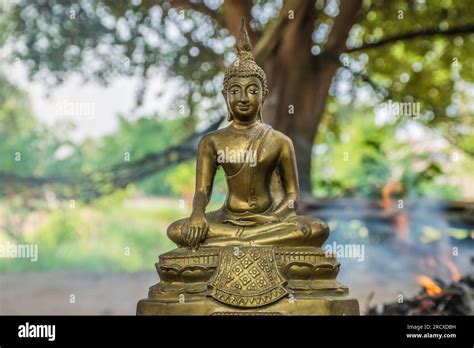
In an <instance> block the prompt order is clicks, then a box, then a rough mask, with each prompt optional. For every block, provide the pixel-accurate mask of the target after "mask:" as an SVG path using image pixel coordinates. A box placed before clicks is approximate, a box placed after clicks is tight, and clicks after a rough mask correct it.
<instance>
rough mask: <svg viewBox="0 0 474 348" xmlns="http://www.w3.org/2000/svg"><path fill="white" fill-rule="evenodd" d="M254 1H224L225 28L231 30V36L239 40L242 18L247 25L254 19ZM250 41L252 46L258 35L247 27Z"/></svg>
mask: <svg viewBox="0 0 474 348" xmlns="http://www.w3.org/2000/svg"><path fill="white" fill-rule="evenodd" d="M252 7H253V2H252V0H224V4H223V6H222V10H223V11H222V12H223V15H224V22H225V27H226V28H227V29H228V30H229V33H230V35H232V36H233V37H235V38H236V39H238V38H239V32H240V17H244V18H245V21H246V22H247V24H248V23H249V21H250V19H252V13H251V11H252ZM247 31H248V34H249V38H250V41H251V42H252V44H254V43H255V41H256V34H255V32H254V31H253V30H252V28H250V27H249V26H247Z"/></svg>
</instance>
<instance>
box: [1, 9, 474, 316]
mask: <svg viewBox="0 0 474 348" xmlns="http://www.w3.org/2000/svg"><path fill="white" fill-rule="evenodd" d="M0 4H1V14H0V57H1V58H0V246H2V245H3V249H1V248H0V251H2V250H3V254H2V253H0V256H1V258H0V289H1V291H0V314H134V312H135V306H136V302H137V301H138V300H139V299H140V298H144V297H146V294H147V289H148V287H149V286H151V285H152V284H154V283H156V282H158V278H157V275H156V273H155V272H154V263H155V262H156V261H157V257H158V255H159V254H161V253H163V252H165V251H168V250H170V249H172V248H174V245H173V243H172V242H171V241H169V240H168V239H167V237H166V228H167V226H168V225H169V224H170V223H171V222H173V221H175V220H177V219H179V218H183V217H186V216H188V215H189V213H190V208H191V201H192V197H193V191H194V172H195V160H194V159H195V151H196V144H197V141H198V140H199V138H200V136H202V134H205V133H206V132H208V131H211V130H214V129H217V128H219V127H223V126H226V124H227V122H226V121H225V117H226V112H227V111H226V107H225V102H224V99H223V97H222V95H221V90H222V80H223V72H224V69H225V67H226V66H227V65H228V64H229V63H230V62H232V61H233V60H234V59H235V54H234V51H233V49H234V44H235V38H234V37H235V36H236V35H238V29H239V25H240V17H241V16H244V17H245V18H246V19H247V21H248V25H249V34H250V38H251V41H252V43H253V48H254V54H255V57H256V60H257V62H258V63H259V64H260V65H261V66H262V67H263V68H264V70H265V71H266V74H267V77H268V80H269V89H270V95H269V97H268V98H267V100H266V103H265V108H264V113H263V118H264V120H265V121H266V122H268V123H270V124H272V126H273V127H274V128H276V129H279V130H281V131H283V132H285V133H286V134H288V135H289V136H290V137H291V138H292V139H293V142H294V144H295V150H296V154H297V162H298V170H299V178H300V186H301V190H302V200H303V205H302V211H304V213H306V214H311V215H314V216H317V217H319V218H322V219H324V220H325V221H328V223H329V224H330V227H331V230H332V234H331V237H330V239H329V241H328V244H329V245H332V243H333V242H336V243H338V244H341V245H360V246H363V247H364V254H363V258H362V259H361V258H360V257H359V258H356V257H344V256H343V257H341V258H340V259H339V261H340V262H341V264H342V267H341V272H340V275H339V280H340V281H341V282H342V283H344V284H346V285H348V286H349V288H350V290H351V293H352V295H353V296H355V297H357V298H358V299H359V301H360V304H361V309H362V311H363V312H364V313H372V314H374V313H383V312H384V311H385V309H386V308H392V309H393V305H392V307H390V304H393V303H395V304H396V305H395V307H396V308H397V309H396V310H392V312H391V313H394V314H397V313H398V314H412V313H414V312H416V311H420V310H424V309H423V308H425V307H426V306H428V305H429V306H431V307H430V310H432V311H433V312H435V313H442V309H440V308H439V306H438V304H439V303H440V301H445V302H446V301H447V300H446V298H449V299H452V298H453V295H452V294H451V295H449V291H450V290H449V291H448V289H451V288H452V287H453V286H454V287H455V288H456V289H458V288H460V289H461V290H459V289H458V290H456V291H457V294H458V295H459V296H460V300H459V301H460V303H461V304H459V306H458V307H459V308H458V307H456V310H457V311H458V312H460V314H463V312H462V311H463V310H464V311H465V313H464V314H468V313H469V309H466V308H465V306H464V305H466V304H465V303H464V302H463V301H464V300H463V298H464V297H465V295H466V294H472V291H473V290H472V289H474V284H473V281H472V278H467V277H468V275H469V274H470V273H472V269H473V266H472V263H471V258H472V257H473V256H474V185H473V179H474V141H473V137H472V134H473V130H474V83H473V77H474V76H473V75H474V11H473V10H472V4H471V2H470V1H469V0H457V1H454V0H416V1H384V0H364V1H359V0H354V1H340V0H339V1H338V0H317V1H314V0H288V1H282V0H255V1H251V0H225V1H222V0H203V1H198V0H196V1H193V0H190V1H185V0H168V1H163V0H153V1H150V0H132V1H122V0H120V1H111V0H110V1H109V0H103V1H94V0H77V1H61V0H36V1H26V0H0ZM225 194H226V186H225V180H224V177H223V175H222V171H218V177H217V179H216V183H215V188H214V193H213V199H212V202H211V205H210V207H209V209H213V208H217V207H219V206H220V205H221V204H222V203H223V201H224V199H225ZM18 245H33V246H37V248H38V255H37V256H38V257H37V260H36V261H32V260H31V258H28V257H23V258H22V257H12V254H11V253H10V254H8V253H7V252H6V250H7V249H8V247H11V246H18ZM466 279H471V280H470V281H469V282H468V281H467V280H466ZM463 291H464V292H463ZM469 291H471V292H470V293H469ZM446 294H448V295H446ZM400 298H402V301H401V302H400ZM410 301H412V302H410ZM426 301H428V302H426ZM429 301H431V302H429ZM384 303H385V305H383V304H384ZM401 303H403V304H404V306H408V307H407V308H408V309H407V308H405V309H407V310H408V312H403V313H399V312H397V311H400V304H401ZM432 303H435V304H436V306H434V305H433V304H432ZM443 303H444V302H443ZM410 306H411V307H410ZM423 306H425V307H423ZM433 306H434V307H433ZM443 306H444V307H446V306H445V305H443ZM453 306H454V305H453V304H452V303H451V308H454V307H453ZM463 306H464V307H463ZM444 307H443V308H444ZM448 307H449V306H448ZM384 308H385V309H384ZM420 308H421V309H420ZM472 308H474V305H473V307H472ZM472 308H471V309H472ZM455 312H456V311H455ZM443 313H444V312H443Z"/></svg>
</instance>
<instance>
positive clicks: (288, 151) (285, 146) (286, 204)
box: [273, 136, 299, 217]
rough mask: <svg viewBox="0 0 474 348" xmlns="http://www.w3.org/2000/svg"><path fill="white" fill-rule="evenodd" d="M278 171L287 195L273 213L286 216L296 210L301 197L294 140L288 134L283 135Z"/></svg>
mask: <svg viewBox="0 0 474 348" xmlns="http://www.w3.org/2000/svg"><path fill="white" fill-rule="evenodd" d="M278 171H279V172H280V177H281V180H282V185H283V190H284V192H285V195H284V197H283V200H282V201H281V202H280V203H279V204H278V206H277V207H276V208H275V210H274V212H273V214H274V215H276V216H277V217H285V216H287V215H288V214H289V213H292V212H294V211H295V210H296V206H297V203H298V199H299V185H298V171H297V169H296V156H295V150H294V148H293V142H292V141H291V139H290V138H288V137H287V136H283V139H282V144H281V151H280V158H279V162H278Z"/></svg>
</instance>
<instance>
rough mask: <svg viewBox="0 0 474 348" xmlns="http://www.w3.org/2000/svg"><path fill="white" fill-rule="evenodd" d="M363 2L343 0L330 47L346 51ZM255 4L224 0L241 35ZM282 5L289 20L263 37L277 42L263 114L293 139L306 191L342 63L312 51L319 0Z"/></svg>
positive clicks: (230, 23)
mask: <svg viewBox="0 0 474 348" xmlns="http://www.w3.org/2000/svg"><path fill="white" fill-rule="evenodd" d="M360 7H361V0H347V1H341V5H340V7H339V15H338V16H337V17H336V18H335V19H334V25H333V28H332V31H331V33H330V34H329V37H328V41H327V43H326V45H325V49H326V50H329V51H332V52H337V51H342V49H343V48H344V47H345V42H346V39H347V36H348V33H349V30H350V28H351V27H352V25H353V24H354V22H355V20H356V17H357V16H356V15H357V12H358V11H359V9H360ZM251 8H252V1H250V0H245V1H244V0H225V1H224V7H223V15H224V20H225V22H226V26H227V28H228V29H229V31H230V33H231V34H232V35H234V36H235V37H238V28H239V21H240V16H244V17H245V18H247V19H249V18H251V14H250V10H251ZM281 11H282V13H281V14H280V18H279V19H284V21H283V22H280V24H281V25H279V26H278V27H276V29H275V31H274V32H273V33H272V34H271V36H270V39H269V41H272V42H267V41H266V40H264V39H263V37H264V35H265V34H263V35H262V41H265V42H264V43H263V46H265V45H269V46H267V48H268V47H271V52H269V53H268V55H267V54H266V53H265V54H264V56H265V57H264V58H262V61H263V62H264V63H263V67H264V70H265V72H266V74H267V79H268V83H269V89H270V95H269V97H268V98H267V100H266V101H265V105H264V111H263V118H264V120H265V121H266V122H268V123H270V124H271V125H273V127H274V128H275V129H277V130H280V131H282V132H283V133H285V134H287V135H288V136H289V137H290V138H291V139H292V140H293V144H294V147H295V152H296V161H297V165H298V173H299V182H300V190H301V192H302V193H303V194H311V193H312V186H311V155H312V148H313V143H314V138H315V136H316V133H317V129H318V126H319V123H320V122H321V119H322V116H323V112H324V107H325V104H326V99H327V96H328V92H329V87H330V85H331V81H332V78H333V76H334V74H335V73H336V70H337V68H338V64H337V63H336V62H334V61H333V60H331V59H329V58H328V57H327V56H325V55H323V54H320V55H318V56H314V55H312V54H311V47H312V46H313V42H312V34H313V31H314V29H315V28H314V24H315V20H316V18H317V14H318V12H317V10H316V8H315V1H314V0H286V1H285V5H284V7H283V8H282V10H281ZM288 11H292V12H291V13H289V12H288ZM281 16H288V17H287V18H283V17H281ZM249 34H250V38H251V40H252V41H253V43H254V47H255V41H256V35H255V34H254V33H253V32H252V31H249ZM275 41H277V43H275ZM257 45H258V43H257ZM257 51H259V50H258V49H257ZM262 51H265V49H264V50H262ZM259 53H260V52H259Z"/></svg>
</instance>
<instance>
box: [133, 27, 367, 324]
mask: <svg viewBox="0 0 474 348" xmlns="http://www.w3.org/2000/svg"><path fill="white" fill-rule="evenodd" d="M251 50H252V47H251V45H250V40H249V37H248V34H247V31H246V29H245V24H244V22H243V20H242V25H241V30H240V38H239V41H238V44H237V60H236V61H235V62H234V63H233V64H232V65H231V66H229V68H228V69H227V70H226V72H225V76H224V88H223V91H222V93H223V95H224V99H225V101H226V103H227V108H228V120H229V121H230V125H229V126H227V127H225V128H222V129H219V130H216V131H214V132H211V133H208V134H207V135H205V136H204V137H203V138H202V139H201V140H200V142H199V146H198V151H197V167H196V190H195V195H194V200H193V210H192V214H191V216H190V217H189V218H184V219H181V220H178V221H176V222H174V223H172V224H171V225H170V226H169V228H168V231H167V234H168V237H169V238H170V239H171V240H172V241H173V242H175V243H176V244H177V245H178V249H176V250H174V251H171V252H169V253H166V254H164V255H161V256H160V262H158V263H157V264H156V266H157V270H158V273H159V275H160V279H161V282H160V283H158V284H156V285H155V286H153V287H152V288H150V292H149V298H148V299H145V300H141V301H140V302H139V305H138V309H137V313H138V314H158V315H160V314H162V315H173V314H218V313H240V314H246V313H247V314H249V313H250V312H249V310H250V311H252V313H263V312H272V313H275V314H358V304H357V301H356V300H354V299H350V298H345V296H346V295H347V293H348V289H347V288H346V287H344V286H343V285H341V284H339V283H338V282H337V281H336V280H335V278H336V275H337V272H338V271H339V263H338V262H337V261H336V260H335V258H333V257H328V256H327V255H325V253H324V251H323V250H322V249H321V246H322V245H323V243H324V242H325V241H326V239H327V238H328V236H329V228H328V225H327V224H326V223H325V222H323V221H321V220H319V219H317V218H314V217H311V216H300V215H297V214H296V208H297V205H298V198H299V187H298V175H297V169H296V160H295V152H294V149H293V143H292V141H291V139H290V138H288V137H287V136H286V135H284V134H283V133H281V132H279V131H276V130H274V129H272V127H271V126H269V125H267V124H265V123H264V122H263V118H262V105H263V102H264V101H265V98H266V96H267V95H268V88H267V80H266V76H265V73H264V71H263V69H262V68H260V67H259V66H258V65H257V64H256V62H255V60H254V58H253V55H252V53H251ZM219 166H221V167H222V168H223V170H224V172H225V176H226V181H227V187H228V194H227V197H226V200H225V203H224V205H223V206H222V208H221V209H219V210H217V211H213V212H207V213H206V211H205V210H206V206H207V204H208V203H209V201H210V198H211V194H212V187H213V181H214V178H215V174H216V171H217V169H218V167H219ZM296 292H300V293H301V294H302V295H304V296H303V298H306V300H305V301H309V302H307V303H308V305H307V306H305V309H301V308H299V309H297V307H298V306H296V307H293V308H291V306H289V305H287V304H286V302H285V301H284V299H283V298H284V297H289V298H291V296H290V294H291V295H293V297H294V294H293V293H295V294H296ZM328 295H329V297H327V296H328ZM308 296H309V297H308ZM324 296H326V297H327V298H325V297H324ZM331 301H332V302H331ZM341 301H342V302H341ZM279 303H280V304H279ZM331 303H332V307H331V305H329V304H331ZM184 304H186V305H184ZM278 304H279V305H278ZM185 308H186V309H185ZM312 310H313V311H314V312H311V311H312Z"/></svg>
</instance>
